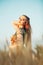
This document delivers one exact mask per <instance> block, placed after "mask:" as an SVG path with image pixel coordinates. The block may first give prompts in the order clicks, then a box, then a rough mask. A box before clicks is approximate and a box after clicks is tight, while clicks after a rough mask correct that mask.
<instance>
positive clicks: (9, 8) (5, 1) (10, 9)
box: [0, 0, 43, 46]
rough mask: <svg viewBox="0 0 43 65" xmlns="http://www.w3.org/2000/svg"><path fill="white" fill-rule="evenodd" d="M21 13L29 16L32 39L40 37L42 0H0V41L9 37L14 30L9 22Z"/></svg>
mask: <svg viewBox="0 0 43 65" xmlns="http://www.w3.org/2000/svg"><path fill="white" fill-rule="evenodd" d="M22 14H25V15H27V16H29V17H30V23H31V27H32V39H33V40H34V39H37V38H40V36H41V35H42V34H43V0H0V41H1V40H3V39H5V38H6V37H7V38H8V39H9V38H10V36H11V35H12V34H13V33H14V32H15V30H14V29H13V27H12V25H11V22H12V21H13V20H17V19H18V18H19V16H21V15H22ZM34 45H35V44H33V46H34Z"/></svg>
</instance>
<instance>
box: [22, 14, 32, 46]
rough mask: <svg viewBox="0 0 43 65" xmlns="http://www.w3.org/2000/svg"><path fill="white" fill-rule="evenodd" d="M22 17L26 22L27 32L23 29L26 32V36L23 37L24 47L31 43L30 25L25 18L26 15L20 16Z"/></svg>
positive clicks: (28, 20) (28, 19)
mask: <svg viewBox="0 0 43 65" xmlns="http://www.w3.org/2000/svg"><path fill="white" fill-rule="evenodd" d="M22 16H24V17H26V19H27V22H28V30H26V28H25V27H24V29H25V31H26V34H25V35H24V44H25V43H26V45H27V44H28V42H29V41H30V43H31V25H30V18H29V17H28V16H26V15H22ZM25 26H26V25H25Z"/></svg>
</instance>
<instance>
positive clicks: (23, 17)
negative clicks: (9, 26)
mask: <svg viewBox="0 0 43 65" xmlns="http://www.w3.org/2000/svg"><path fill="white" fill-rule="evenodd" d="M19 18H20V19H27V18H26V17H25V16H20V17H19Z"/></svg>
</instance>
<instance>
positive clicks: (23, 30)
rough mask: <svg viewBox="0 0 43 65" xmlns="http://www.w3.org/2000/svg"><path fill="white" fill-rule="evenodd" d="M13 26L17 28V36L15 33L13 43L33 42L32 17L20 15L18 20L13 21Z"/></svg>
mask: <svg viewBox="0 0 43 65" xmlns="http://www.w3.org/2000/svg"><path fill="white" fill-rule="evenodd" d="M13 26H14V27H15V28H16V38H15V35H13V36H12V38H13V37H14V38H13V39H12V38H11V41H13V43H12V44H14V43H15V41H16V43H17V44H18V43H20V44H24V45H25V46H28V44H29V43H31V25H30V18H29V17H28V16H26V15H22V16H20V17H19V20H18V22H13Z"/></svg>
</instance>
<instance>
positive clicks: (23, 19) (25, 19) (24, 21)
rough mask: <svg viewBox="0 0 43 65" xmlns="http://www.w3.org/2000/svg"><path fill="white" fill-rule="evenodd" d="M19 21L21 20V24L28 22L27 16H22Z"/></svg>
mask: <svg viewBox="0 0 43 65" xmlns="http://www.w3.org/2000/svg"><path fill="white" fill-rule="evenodd" d="M19 21H20V23H21V24H24V23H26V22H27V18H26V17H25V16H20V17H19Z"/></svg>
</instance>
